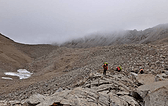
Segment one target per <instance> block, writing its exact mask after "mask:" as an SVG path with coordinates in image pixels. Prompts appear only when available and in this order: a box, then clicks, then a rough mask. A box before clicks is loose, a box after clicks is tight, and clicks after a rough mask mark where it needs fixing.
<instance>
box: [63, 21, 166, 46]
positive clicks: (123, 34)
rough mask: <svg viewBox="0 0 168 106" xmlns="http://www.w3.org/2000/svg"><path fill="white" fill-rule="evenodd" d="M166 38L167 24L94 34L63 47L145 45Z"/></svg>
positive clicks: (67, 43)
mask: <svg viewBox="0 0 168 106" xmlns="http://www.w3.org/2000/svg"><path fill="white" fill-rule="evenodd" d="M167 37H168V24H161V25H158V26H155V27H153V28H149V29H146V30H144V31H137V30H126V31H116V32H112V33H96V34H91V35H89V36H87V37H85V38H80V39H76V40H73V41H70V42H66V43H64V44H62V45H61V46H64V47H78V48H79V47H84V48H85V47H95V46H108V45H119V44H146V43H153V44H154V42H157V40H161V39H165V38H167Z"/></svg>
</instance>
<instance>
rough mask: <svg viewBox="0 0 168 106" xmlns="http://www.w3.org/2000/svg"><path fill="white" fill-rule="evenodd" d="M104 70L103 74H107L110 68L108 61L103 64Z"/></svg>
mask: <svg viewBox="0 0 168 106" xmlns="http://www.w3.org/2000/svg"><path fill="white" fill-rule="evenodd" d="M103 68H104V71H103V75H106V71H107V70H108V63H107V64H106V62H105V64H104V65H103Z"/></svg>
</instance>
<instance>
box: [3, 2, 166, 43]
mask: <svg viewBox="0 0 168 106" xmlns="http://www.w3.org/2000/svg"><path fill="white" fill-rule="evenodd" d="M164 23H168V0H0V33H2V34H4V35H5V36H8V37H9V38H11V39H13V40H14V41H17V42H20V43H26V44H39V43H53V42H58V43H60V42H63V41H66V40H69V39H72V38H78V37H81V36H84V35H87V34H89V33H93V32H97V31H112V30H118V29H124V30H127V29H137V30H144V29H146V28H149V27H153V26H156V25H158V24H164Z"/></svg>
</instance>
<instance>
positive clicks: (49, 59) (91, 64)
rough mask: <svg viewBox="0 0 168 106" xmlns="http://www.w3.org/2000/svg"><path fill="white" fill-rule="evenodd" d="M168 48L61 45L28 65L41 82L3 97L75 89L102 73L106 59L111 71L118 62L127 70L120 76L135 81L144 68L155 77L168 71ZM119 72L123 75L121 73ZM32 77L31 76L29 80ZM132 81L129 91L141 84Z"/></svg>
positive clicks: (20, 98) (26, 96)
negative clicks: (70, 46)
mask: <svg viewBox="0 0 168 106" xmlns="http://www.w3.org/2000/svg"><path fill="white" fill-rule="evenodd" d="M167 51H168V45H167V44H159V45H152V44H137V45H135V44H129V45H118V46H104V47H94V48H85V49H82V48H74V49H72V48H66V47H64V48H63V47H60V48H58V49H57V50H54V51H52V52H51V53H49V54H48V55H46V56H42V57H40V58H38V59H36V60H34V62H33V63H31V64H29V65H28V66H27V69H28V70H30V71H32V72H34V76H32V78H36V77H38V79H40V81H38V79H37V83H33V84H31V85H29V86H27V87H23V88H19V89H17V90H13V91H11V92H10V93H8V94H7V93H1V96H0V99H1V100H4V99H8V100H24V99H26V98H29V97H30V96H31V95H32V94H36V93H39V94H43V95H45V94H48V95H52V94H54V93H55V92H56V91H57V90H58V89H59V88H62V89H68V90H71V89H72V90H73V88H74V86H75V85H76V83H78V81H80V80H82V79H87V78H88V76H89V74H90V73H94V72H100V73H102V70H103V69H102V63H103V62H104V61H107V62H109V71H108V72H109V73H111V72H112V73H113V71H114V70H115V68H116V67H117V66H118V65H121V66H122V68H123V71H124V73H123V75H121V77H120V79H122V78H124V77H127V78H128V79H129V80H131V81H133V79H131V78H129V77H128V76H129V74H130V72H135V73H137V72H138V71H139V69H141V68H143V69H144V71H145V74H153V75H155V76H156V75H157V74H160V73H161V72H165V71H167V70H168V52H167ZM114 73H115V72H114ZM117 75H119V76H120V73H117ZM39 76H40V78H39ZM29 80H31V79H28V80H27V81H29ZM23 83H24V81H23ZM123 84H126V83H123ZM130 84H133V85H134V86H132V87H131V88H129V87H128V88H127V89H128V90H127V92H128V91H131V90H133V89H134V88H137V87H138V86H140V85H139V83H137V82H135V83H130ZM79 85H80V84H79ZM113 85H114V86H115V84H113ZM110 86H112V85H110ZM122 86H127V85H122ZM117 89H118V88H117ZM117 89H116V90H117ZM122 89H125V88H122ZM121 91H125V90H121ZM138 104H140V103H138ZM121 106H122V105H121Z"/></svg>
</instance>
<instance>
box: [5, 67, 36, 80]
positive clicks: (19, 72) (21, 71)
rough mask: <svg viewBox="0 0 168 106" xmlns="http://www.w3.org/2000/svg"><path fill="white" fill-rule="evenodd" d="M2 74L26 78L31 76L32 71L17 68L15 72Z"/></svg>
mask: <svg viewBox="0 0 168 106" xmlns="http://www.w3.org/2000/svg"><path fill="white" fill-rule="evenodd" d="M4 74H5V75H9V76H17V77H19V79H27V78H29V77H31V75H32V74H33V73H30V72H29V71H27V70H26V69H19V70H17V72H5V73H4ZM2 79H5V78H4V77H3V78H2ZM6 79H11V78H9V77H8V78H7V77H6Z"/></svg>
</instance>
